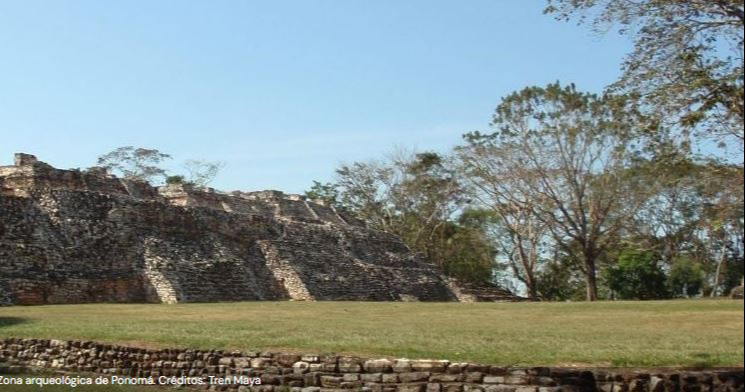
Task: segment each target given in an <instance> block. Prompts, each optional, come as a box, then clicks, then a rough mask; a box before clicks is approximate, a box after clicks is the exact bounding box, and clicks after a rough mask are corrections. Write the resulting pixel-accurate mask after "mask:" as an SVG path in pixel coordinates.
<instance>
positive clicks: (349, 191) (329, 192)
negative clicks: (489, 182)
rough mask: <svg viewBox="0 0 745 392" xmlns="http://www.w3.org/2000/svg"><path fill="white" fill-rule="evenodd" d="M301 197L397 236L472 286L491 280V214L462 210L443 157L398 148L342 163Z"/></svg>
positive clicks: (464, 207) (462, 195)
mask: <svg viewBox="0 0 745 392" xmlns="http://www.w3.org/2000/svg"><path fill="white" fill-rule="evenodd" d="M305 196H306V197H308V198H311V199H321V200H324V201H325V202H326V203H327V204H330V205H333V206H335V207H337V208H341V209H344V210H346V211H348V212H351V213H353V214H355V215H356V216H357V217H358V218H360V219H362V220H363V221H365V222H366V223H367V225H368V226H369V227H370V228H372V229H375V230H381V231H384V232H387V233H391V234H395V235H397V236H399V237H401V239H402V240H403V241H404V243H406V245H407V246H408V247H409V248H410V249H411V250H413V251H415V252H418V253H419V254H421V255H422V256H423V257H424V258H425V259H427V260H428V261H430V262H431V263H433V264H435V265H438V266H439V267H441V268H442V269H443V271H444V272H445V273H446V274H447V275H448V276H451V277H454V278H457V279H459V280H461V281H463V282H467V283H473V284H476V285H489V284H493V283H494V280H495V270H496V266H495V263H494V255H495V253H496V251H495V247H494V244H493V243H492V239H491V238H490V237H489V235H488V233H487V231H488V226H489V224H491V221H492V220H493V219H494V217H493V215H491V214H490V213H489V212H487V211H485V210H472V209H468V200H467V199H466V197H465V193H464V190H463V188H462V186H461V185H460V183H459V181H458V180H457V175H456V173H455V171H454V169H453V168H452V167H451V164H450V162H449V157H446V156H443V155H440V154H438V153H434V152H423V153H416V154H408V153H401V152H399V153H397V154H395V153H394V154H392V155H391V156H390V157H389V158H388V159H387V160H385V161H370V162H354V163H352V164H347V165H342V166H341V167H339V168H338V169H337V171H336V182H335V183H325V184H323V183H320V182H318V181H314V182H313V186H312V187H311V188H310V189H309V190H308V191H306V192H305Z"/></svg>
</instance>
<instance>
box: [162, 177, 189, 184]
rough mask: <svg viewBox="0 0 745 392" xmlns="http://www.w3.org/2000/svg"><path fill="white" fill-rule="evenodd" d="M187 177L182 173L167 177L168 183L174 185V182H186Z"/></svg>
mask: <svg viewBox="0 0 745 392" xmlns="http://www.w3.org/2000/svg"><path fill="white" fill-rule="evenodd" d="M185 183H186V178H184V176H182V175H175V176H168V177H166V184H168V185H173V184H185Z"/></svg>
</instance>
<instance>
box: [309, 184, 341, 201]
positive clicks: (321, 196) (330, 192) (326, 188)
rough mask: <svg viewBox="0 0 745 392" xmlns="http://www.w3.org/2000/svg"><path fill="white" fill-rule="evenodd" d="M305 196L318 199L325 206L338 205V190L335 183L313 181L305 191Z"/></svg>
mask: <svg viewBox="0 0 745 392" xmlns="http://www.w3.org/2000/svg"><path fill="white" fill-rule="evenodd" d="M305 197H307V198H308V199H311V200H320V201H322V202H324V203H325V204H326V205H327V206H333V207H339V200H338V199H339V190H338V189H337V186H336V184H333V183H330V182H327V183H325V184H323V183H320V182H318V181H313V186H311V187H310V189H309V190H307V191H305Z"/></svg>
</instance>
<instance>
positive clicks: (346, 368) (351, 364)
mask: <svg viewBox="0 0 745 392" xmlns="http://www.w3.org/2000/svg"><path fill="white" fill-rule="evenodd" d="M338 366H339V367H338V368H339V371H340V372H342V373H357V372H360V371H362V361H360V359H359V358H349V357H342V358H339V365H338Z"/></svg>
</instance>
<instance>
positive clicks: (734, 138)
mask: <svg viewBox="0 0 745 392" xmlns="http://www.w3.org/2000/svg"><path fill="white" fill-rule="evenodd" d="M545 12H546V13H550V14H553V15H554V16H555V17H556V18H557V19H559V20H569V19H572V18H577V19H578V20H579V21H580V23H582V22H585V21H587V20H590V22H591V23H592V25H593V27H594V28H595V29H596V30H598V31H603V32H605V31H607V30H609V29H612V28H619V30H620V32H621V33H622V34H629V35H631V36H633V38H634V49H633V51H632V52H631V53H630V54H629V55H628V56H627V57H626V59H625V60H624V62H623V65H622V68H623V74H622V77H621V78H620V80H618V82H617V83H615V84H614V85H613V86H612V90H614V91H616V92H618V91H621V92H624V93H629V94H631V95H633V96H636V97H637V98H638V99H637V100H636V103H637V104H638V106H640V107H643V108H645V109H649V110H652V111H653V112H654V113H655V114H656V117H657V118H659V119H662V120H663V121H666V122H668V123H671V124H675V125H676V127H675V128H659V129H658V130H664V129H676V128H677V129H679V130H682V131H683V136H684V138H683V145H682V146H683V147H686V144H687V143H688V142H689V140H690V139H689V138H688V137H687V136H689V135H691V133H692V134H693V135H695V136H700V137H703V138H707V139H710V140H711V139H713V140H715V141H717V142H719V143H725V142H730V143H731V142H734V143H737V144H739V147H740V151H739V152H740V154H741V153H742V146H743V125H742V124H743V96H744V94H743V58H744V56H743V23H744V21H745V19H744V16H743V0H548V4H547V7H546V9H545ZM657 136H661V139H665V138H666V137H665V135H663V134H660V135H657Z"/></svg>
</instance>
